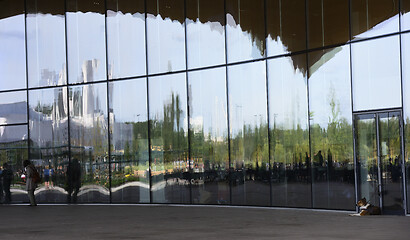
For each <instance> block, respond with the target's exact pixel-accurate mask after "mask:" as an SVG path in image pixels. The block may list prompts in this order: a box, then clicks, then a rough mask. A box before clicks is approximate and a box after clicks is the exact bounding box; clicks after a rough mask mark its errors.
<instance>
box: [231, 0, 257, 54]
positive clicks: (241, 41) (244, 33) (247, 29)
mask: <svg viewBox="0 0 410 240" xmlns="http://www.w3.org/2000/svg"><path fill="white" fill-rule="evenodd" d="M226 35H227V43H226V44H227V46H226V48H227V52H228V62H237V61H243V60H249V59H258V58H262V57H263V56H265V10H264V1H263V0H242V1H238V0H226Z"/></svg>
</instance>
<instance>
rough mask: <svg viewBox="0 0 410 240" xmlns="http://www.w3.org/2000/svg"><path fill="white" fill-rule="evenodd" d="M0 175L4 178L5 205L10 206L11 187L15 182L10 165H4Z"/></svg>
mask: <svg viewBox="0 0 410 240" xmlns="http://www.w3.org/2000/svg"><path fill="white" fill-rule="evenodd" d="M0 175H1V176H0V177H2V178H3V190H4V193H5V199H4V203H5V204H8V203H10V202H11V192H10V185H11V181H12V180H13V171H11V169H10V165H9V164H8V163H4V164H3V172H2V173H1V174H0Z"/></svg>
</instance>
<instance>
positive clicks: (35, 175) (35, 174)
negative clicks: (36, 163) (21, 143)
mask: <svg viewBox="0 0 410 240" xmlns="http://www.w3.org/2000/svg"><path fill="white" fill-rule="evenodd" d="M31 170H33V176H32V178H33V181H34V183H40V182H41V177H40V174H39V173H38V171H37V169H36V168H35V167H31Z"/></svg>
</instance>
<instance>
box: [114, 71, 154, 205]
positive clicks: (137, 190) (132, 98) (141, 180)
mask: <svg viewBox="0 0 410 240" xmlns="http://www.w3.org/2000/svg"><path fill="white" fill-rule="evenodd" d="M110 109H111V111H110V119H111V121H112V122H110V127H111V131H110V132H111V136H110V137H111V170H112V174H111V176H112V177H111V178H112V179H111V193H112V201H113V202H138V203H141V202H145V203H147V202H148V203H149V201H150V199H149V155H148V116H147V86H146V79H145V78H141V79H133V80H131V81H121V82H113V83H110Z"/></svg>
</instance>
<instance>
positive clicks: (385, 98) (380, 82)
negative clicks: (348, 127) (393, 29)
mask: <svg viewBox="0 0 410 240" xmlns="http://www.w3.org/2000/svg"><path fill="white" fill-rule="evenodd" d="M399 48H400V46H399V36H392V37H386V38H381V39H376V40H370V41H364V42H359V43H354V44H352V78H353V79H352V81H353V108H354V110H355V111H360V110H369V109H382V108H393V107H401V79H400V51H399Z"/></svg>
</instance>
